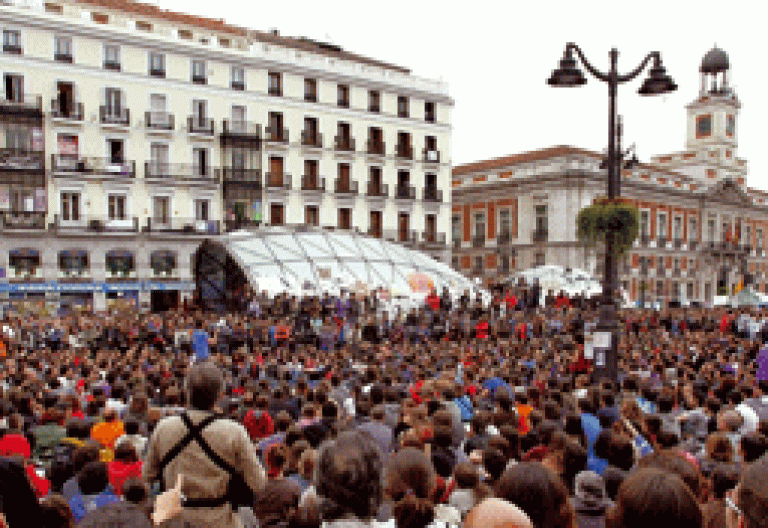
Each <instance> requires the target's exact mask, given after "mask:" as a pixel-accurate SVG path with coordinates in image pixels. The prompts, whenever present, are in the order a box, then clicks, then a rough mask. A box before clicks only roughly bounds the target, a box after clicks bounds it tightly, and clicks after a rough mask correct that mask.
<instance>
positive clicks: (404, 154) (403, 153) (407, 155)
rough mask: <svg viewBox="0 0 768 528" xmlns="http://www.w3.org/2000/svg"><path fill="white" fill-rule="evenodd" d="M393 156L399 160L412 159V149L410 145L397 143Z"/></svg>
mask: <svg viewBox="0 0 768 528" xmlns="http://www.w3.org/2000/svg"><path fill="white" fill-rule="evenodd" d="M395 156H396V157H398V158H400V159H409V160H412V159H413V147H412V146H411V145H404V144H402V143H398V144H397V145H395Z"/></svg>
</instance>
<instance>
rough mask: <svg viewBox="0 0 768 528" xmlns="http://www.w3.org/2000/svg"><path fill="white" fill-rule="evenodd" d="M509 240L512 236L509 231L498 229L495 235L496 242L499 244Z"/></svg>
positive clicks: (506, 242) (507, 242)
mask: <svg viewBox="0 0 768 528" xmlns="http://www.w3.org/2000/svg"><path fill="white" fill-rule="evenodd" d="M511 240H512V236H511V233H510V232H509V231H499V233H498V234H497V235H496V244H497V245H499V246H501V245H504V244H509V242H510V241H511Z"/></svg>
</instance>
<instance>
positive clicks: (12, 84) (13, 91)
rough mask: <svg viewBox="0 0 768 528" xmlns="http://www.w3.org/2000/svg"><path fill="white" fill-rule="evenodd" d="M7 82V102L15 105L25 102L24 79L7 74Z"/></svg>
mask: <svg viewBox="0 0 768 528" xmlns="http://www.w3.org/2000/svg"><path fill="white" fill-rule="evenodd" d="M3 79H4V81H5V100H6V101H9V102H13V103H23V102H24V77H23V76H22V75H14V74H10V73H6V74H5V76H4V77H3Z"/></svg>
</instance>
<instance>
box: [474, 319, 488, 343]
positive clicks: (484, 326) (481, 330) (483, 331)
mask: <svg viewBox="0 0 768 528" xmlns="http://www.w3.org/2000/svg"><path fill="white" fill-rule="evenodd" d="M488 328H489V327H488V321H486V320H485V319H480V321H479V322H478V323H477V326H475V336H476V337H477V338H478V339H488Z"/></svg>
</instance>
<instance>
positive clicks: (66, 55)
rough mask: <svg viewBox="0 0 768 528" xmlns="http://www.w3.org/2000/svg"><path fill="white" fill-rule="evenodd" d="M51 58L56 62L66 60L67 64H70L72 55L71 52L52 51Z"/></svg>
mask: <svg viewBox="0 0 768 528" xmlns="http://www.w3.org/2000/svg"><path fill="white" fill-rule="evenodd" d="M53 60H55V61H56V62H67V63H69V64H72V62H73V57H72V54H71V53H58V52H57V53H54V54H53Z"/></svg>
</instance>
